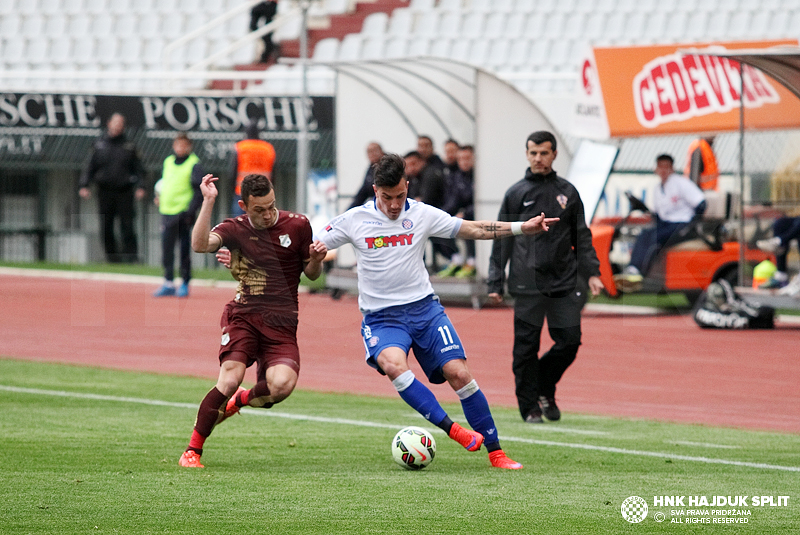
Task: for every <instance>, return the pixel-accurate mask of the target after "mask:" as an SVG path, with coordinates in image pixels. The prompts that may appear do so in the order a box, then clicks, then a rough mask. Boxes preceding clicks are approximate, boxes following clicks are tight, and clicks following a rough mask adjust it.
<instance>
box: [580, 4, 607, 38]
mask: <svg viewBox="0 0 800 535" xmlns="http://www.w3.org/2000/svg"><path fill="white" fill-rule="evenodd" d="M607 17H608V15H607V14H606V13H603V12H601V11H596V12H594V13H591V14H590V15H589V16H588V18H587V19H586V25H585V26H584V28H583V36H584V37H585V38H586V39H587V40H588V41H590V42H594V41H597V40H600V39H602V38H603V37H604V32H605V28H606V18H607Z"/></svg>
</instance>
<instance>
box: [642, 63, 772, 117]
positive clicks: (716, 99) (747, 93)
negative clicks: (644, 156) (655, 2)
mask: <svg viewBox="0 0 800 535" xmlns="http://www.w3.org/2000/svg"><path fill="white" fill-rule="evenodd" d="M743 75H744V76H743V77H744V105H745V107H748V108H758V107H761V106H763V105H764V104H774V103H777V102H779V101H780V96H779V95H778V92H777V91H776V90H775V88H774V87H772V85H771V84H770V83H769V81H768V80H767V78H766V76H765V75H764V74H763V73H762V72H761V71H759V70H757V69H754V68H753V67H750V66H748V65H745V66H744V68H743ZM740 87H741V78H740V76H739V62H737V61H732V60H729V59H727V58H718V57H714V56H702V55H696V54H694V55H686V56H684V55H681V54H670V55H667V56H661V57H659V58H656V59H654V60H652V61H650V62H649V63H647V64H646V65H645V66H644V67H643V68H642V70H641V71H639V73H638V74H637V75H636V76H635V77H634V78H633V103H634V108H635V110H636V118H637V119H638V120H639V122H640V123H641V124H642V126H645V127H647V128H655V127H657V126H658V125H661V124H664V123H669V122H675V121H685V120H687V119H689V118H691V117H701V116H703V115H708V114H711V113H725V112H727V111H730V110H732V109H734V108H738V107H739V100H740V99H739V89H740Z"/></svg>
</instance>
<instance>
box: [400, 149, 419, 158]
mask: <svg viewBox="0 0 800 535" xmlns="http://www.w3.org/2000/svg"><path fill="white" fill-rule="evenodd" d="M403 158H419V159H420V160H421V159H422V154H420V153H419V151H416V150H412V151H408V152H407V153H406V155H405V156H403Z"/></svg>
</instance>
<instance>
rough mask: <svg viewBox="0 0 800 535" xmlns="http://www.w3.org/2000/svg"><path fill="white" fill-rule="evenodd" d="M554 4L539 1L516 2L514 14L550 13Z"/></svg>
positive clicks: (517, 0)
mask: <svg viewBox="0 0 800 535" xmlns="http://www.w3.org/2000/svg"><path fill="white" fill-rule="evenodd" d="M552 8H553V2H544V3H541V2H539V1H538V0H514V11H513V12H514V13H528V14H531V13H549V12H550V11H551V10H552Z"/></svg>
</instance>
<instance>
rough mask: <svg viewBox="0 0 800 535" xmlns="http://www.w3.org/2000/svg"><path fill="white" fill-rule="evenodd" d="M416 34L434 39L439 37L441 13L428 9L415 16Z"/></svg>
mask: <svg viewBox="0 0 800 535" xmlns="http://www.w3.org/2000/svg"><path fill="white" fill-rule="evenodd" d="M414 36H416V37H427V38H428V39H433V38H434V37H439V13H438V12H436V11H428V12H424V13H417V14H416V16H415V17H414Z"/></svg>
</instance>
